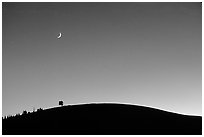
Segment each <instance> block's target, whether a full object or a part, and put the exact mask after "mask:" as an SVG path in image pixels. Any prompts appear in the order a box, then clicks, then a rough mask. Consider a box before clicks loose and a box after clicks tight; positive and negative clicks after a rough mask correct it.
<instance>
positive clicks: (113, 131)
mask: <svg viewBox="0 0 204 137" xmlns="http://www.w3.org/2000/svg"><path fill="white" fill-rule="evenodd" d="M2 133H3V135H6V134H16V135H23V134H24V135H43V134H45V135H60V134H63V135H201V134H202V117H200V116H187V115H180V114H175V113H170V112H166V111H162V110H158V109H154V108H148V107H142V106H135V105H125V104H84V105H73V106H63V107H57V108H51V109H46V110H42V111H39V112H33V113H30V114H25V115H20V116H16V117H12V118H8V119H3V121H2Z"/></svg>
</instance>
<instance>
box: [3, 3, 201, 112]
mask: <svg viewBox="0 0 204 137" xmlns="http://www.w3.org/2000/svg"><path fill="white" fill-rule="evenodd" d="M201 12H202V7H201V3H199V2H197V3H195V2H194V3H184V2H183V3H178V2H177V3H168V2H166V3H156V2H155V3H138V2H134V3H81V2H79V3H70V2H67V3H61V2H60V3H40V2H39V3H31V2H29V3H14V2H9V3H5V2H4V3H2V113H3V114H2V115H3V116H5V115H14V114H16V113H22V111H23V110H27V111H33V109H38V108H44V109H46V108H51V107H56V106H58V101H59V100H63V101H64V104H65V105H70V104H72V105H73V104H81V103H93V102H95V103H96V102H98V103H99V102H115V103H127V104H134V105H141V106H148V107H153V108H158V109H162V110H166V111H170V112H176V113H181V114H187V115H200V116H201V115H202V85H201V82H202V81H201V80H202V76H201V74H202V70H201V69H202V66H201V65H202V15H201ZM60 32H61V33H62V37H61V38H60V39H58V38H57V36H58V35H59V33H60Z"/></svg>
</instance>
